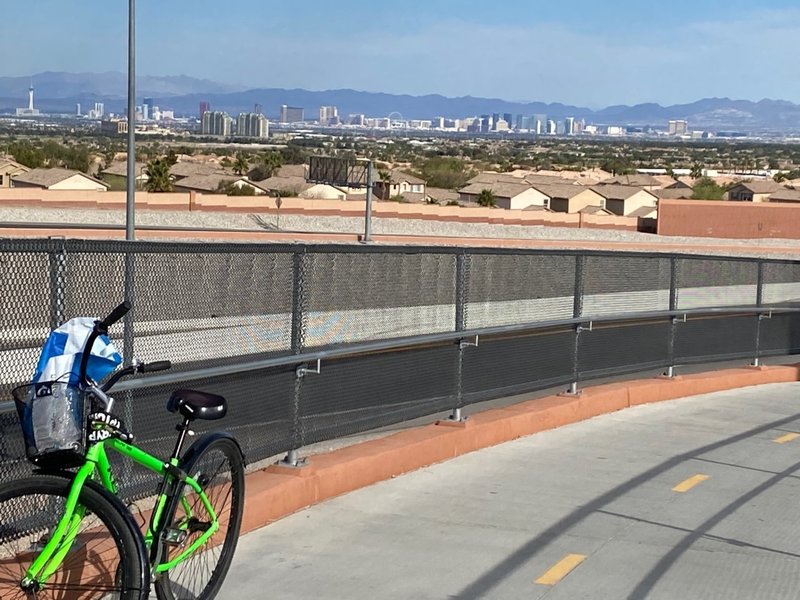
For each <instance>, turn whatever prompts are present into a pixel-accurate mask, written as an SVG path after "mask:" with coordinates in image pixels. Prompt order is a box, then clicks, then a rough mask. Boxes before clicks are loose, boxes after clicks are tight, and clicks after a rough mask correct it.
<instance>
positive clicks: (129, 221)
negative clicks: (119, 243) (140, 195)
mask: <svg viewBox="0 0 800 600" xmlns="http://www.w3.org/2000/svg"><path fill="white" fill-rule="evenodd" d="M127 192H128V193H127V197H126V200H125V239H126V240H133V239H134V238H135V236H136V234H135V231H136V228H135V205H136V0H128V188H127Z"/></svg>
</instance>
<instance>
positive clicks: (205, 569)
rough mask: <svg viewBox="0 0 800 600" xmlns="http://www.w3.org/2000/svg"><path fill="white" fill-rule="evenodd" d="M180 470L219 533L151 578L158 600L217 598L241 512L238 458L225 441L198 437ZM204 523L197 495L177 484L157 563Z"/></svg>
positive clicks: (176, 552)
mask: <svg viewBox="0 0 800 600" xmlns="http://www.w3.org/2000/svg"><path fill="white" fill-rule="evenodd" d="M181 469H183V470H184V471H186V472H187V473H188V474H189V476H190V477H192V479H194V480H195V481H197V482H198V483H199V484H200V487H201V488H202V489H203V492H204V493H205V494H206V497H207V498H208V500H209V502H210V503H211V506H212V507H213V509H214V512H215V513H216V515H217V521H218V522H219V529H218V530H217V532H216V533H214V535H212V536H211V537H210V538H209V539H208V540H207V541H206V543H205V544H204V545H202V546H200V547H199V548H198V549H197V550H196V551H195V552H194V553H193V554H192V555H191V556H189V557H188V558H187V559H186V560H184V561H182V562H180V563H178V564H177V565H176V566H174V567H173V568H171V569H170V570H169V571H166V572H164V573H162V574H161V575H160V576H158V577H157V578H156V581H155V588H156V594H157V595H158V598H159V600H211V599H212V598H214V597H215V596H216V595H217V592H219V589H220V587H221V586H222V583H223V581H224V580H225V575H226V574H227V573H228V568H229V567H230V565H231V560H233V553H234V551H235V550H236V543H237V542H238V540H239V530H240V528H241V525H242V511H243V508H244V460H243V458H242V452H241V450H240V449H239V446H238V444H236V442H235V441H233V439H232V438H230V437H223V436H219V437H214V438H212V439H211V440H210V441H209V440H203V439H200V440H198V441H197V443H196V444H195V445H194V446H192V448H190V449H189V451H188V452H187V453H186V456H185V457H184V459H183V461H181ZM209 525H210V522H209V520H208V514H207V511H206V510H205V508H204V505H203V502H202V501H201V499H200V496H199V495H198V494H197V493H195V491H194V490H193V489H192V488H191V487H190V486H188V485H186V484H180V485H179V486H178V489H177V490H176V495H175V497H174V499H173V501H172V505H171V507H170V512H169V514H168V515H167V517H166V531H167V534H168V537H170V538H172V540H173V541H172V542H171V543H168V542H165V541H163V537H162V542H161V543H162V544H163V546H162V556H161V561H162V562H168V561H170V560H173V559H175V558H176V557H178V556H179V555H180V554H181V553H182V552H183V551H184V549H185V548H188V547H189V546H191V544H192V542H193V541H194V540H196V539H197V538H198V537H200V536H201V535H202V534H203V532H205V531H207V530H208V526H209Z"/></svg>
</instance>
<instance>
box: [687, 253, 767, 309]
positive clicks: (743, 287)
mask: <svg viewBox="0 0 800 600" xmlns="http://www.w3.org/2000/svg"><path fill="white" fill-rule="evenodd" d="M757 289H758V263H757V262H756V261H744V260H725V259H722V258H719V259H717V258H681V259H678V306H677V308H678V309H686V310H688V309H692V308H708V307H719V306H753V305H755V304H756V295H757Z"/></svg>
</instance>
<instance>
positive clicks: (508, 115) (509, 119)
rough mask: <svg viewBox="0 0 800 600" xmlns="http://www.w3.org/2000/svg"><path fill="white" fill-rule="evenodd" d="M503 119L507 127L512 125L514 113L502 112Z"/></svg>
mask: <svg viewBox="0 0 800 600" xmlns="http://www.w3.org/2000/svg"><path fill="white" fill-rule="evenodd" d="M503 121H505V122H506V123H507V124H508V127H509V129H510V128H511V127H513V126H514V115H512V114H511V113H503Z"/></svg>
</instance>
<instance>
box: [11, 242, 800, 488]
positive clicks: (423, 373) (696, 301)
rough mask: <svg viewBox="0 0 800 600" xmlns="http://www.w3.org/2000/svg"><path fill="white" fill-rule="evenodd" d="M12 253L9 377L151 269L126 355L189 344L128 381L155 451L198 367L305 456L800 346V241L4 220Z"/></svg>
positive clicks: (202, 378) (256, 424)
mask: <svg viewBox="0 0 800 600" xmlns="http://www.w3.org/2000/svg"><path fill="white" fill-rule="evenodd" d="M0 261H2V267H3V271H2V275H1V276H0V297H2V298H3V301H4V304H5V306H7V310H6V311H5V312H4V313H3V315H2V316H0V357H1V358H0V375H2V380H0V389H4V390H5V391H10V388H11V387H12V386H13V385H14V384H16V383H23V382H24V381H25V378H26V376H27V374H28V373H29V372H30V371H31V370H32V365H33V363H34V362H35V360H36V356H37V353H38V347H39V345H40V344H41V342H42V341H43V338H44V336H45V335H46V333H47V330H48V329H50V328H52V327H55V326H56V325H58V324H59V323H61V322H63V321H64V320H66V319H68V318H71V317H73V316H80V315H92V314H102V313H103V312H104V311H106V310H107V308H108V307H109V306H110V305H112V304H114V303H115V302H116V301H117V300H118V299H120V298H121V297H122V294H123V290H124V288H125V276H124V274H125V273H126V267H127V269H128V271H129V272H131V273H133V277H132V281H129V282H128V285H130V286H131V289H132V290H133V295H134V298H133V299H134V306H135V311H136V312H135V313H134V317H133V319H132V321H131V323H130V324H129V325H128V326H126V327H125V328H124V330H123V331H122V333H121V335H119V337H120V338H121V339H122V341H124V346H125V358H126V360H129V359H130V358H131V357H132V355H134V354H136V355H141V354H144V356H141V357H142V358H145V359H146V360H157V359H167V358H169V359H173V360H174V362H175V363H176V368H175V370H174V372H172V373H168V374H163V375H157V376H149V377H146V378H142V379H135V380H131V381H128V382H125V383H122V384H120V385H118V386H117V387H116V388H115V389H116V390H117V391H118V399H119V400H120V406H121V407H123V410H124V411H125V413H124V418H125V419H126V420H127V421H128V425H129V427H130V428H131V429H132V430H133V431H134V432H136V433H137V434H138V437H139V440H140V442H141V443H142V444H143V445H144V446H145V447H146V448H147V449H149V450H150V451H152V452H159V451H160V450H161V449H162V447H164V448H166V446H167V445H168V444H169V441H168V440H169V439H170V437H171V426H170V424H169V421H168V419H165V417H166V414H165V413H164V412H163V409H162V408H159V404H161V403H163V402H164V401H165V400H166V397H167V396H168V395H169V393H170V390H171V389H172V388H173V387H176V386H177V385H183V384H191V385H192V386H194V387H198V388H202V389H208V390H209V391H215V392H217V393H221V394H223V395H225V396H227V397H228V399H229V401H230V403H231V411H230V413H229V417H228V418H227V419H226V427H228V428H230V429H232V430H233V432H234V433H235V434H236V435H237V437H239V438H240V440H241V441H242V443H243V445H244V447H245V451H246V453H247V454H248V457H249V458H250V459H251V460H258V459H262V458H266V457H269V456H274V455H276V454H281V453H287V460H288V462H290V463H297V461H298V460H299V453H300V452H301V451H302V448H303V447H304V446H307V445H309V444H312V443H315V442H319V441H324V440H327V439H331V438H335V437H340V436H344V435H350V434H353V433H358V432H362V431H367V430H369V429H373V428H376V427H381V426H385V425H390V424H394V423H398V422H400V421H403V420H407V419H411V418H416V417H420V416H425V415H430V414H435V413H440V412H449V413H451V418H453V419H460V418H462V416H463V410H464V409H465V408H466V407H467V406H469V405H470V404H473V403H476V402H481V401H484V400H489V399H492V398H498V397H502V396H508V395H514V394H519V393H525V392H531V391H535V390H541V389H547V388H551V387H558V386H563V389H568V390H569V391H571V392H573V393H577V392H578V391H579V389H580V386H581V384H582V383H583V382H584V381H588V380H590V379H593V378H598V377H605V376H609V375H617V374H626V373H634V372H646V371H648V370H656V369H657V370H660V371H662V370H663V372H664V373H666V374H667V375H672V374H673V373H674V370H675V368H676V367H678V366H680V365H683V364H690V363H698V362H708V361H717V360H727V359H733V360H742V361H747V362H748V363H750V364H759V363H760V361H761V360H762V359H763V358H764V357H766V356H776V355H787V354H794V353H797V352H800V314H798V313H799V312H800V308H798V306H800V263H798V262H794V261H775V260H766V259H744V258H723V257H717V256H715V257H708V256H688V255H672V254H642V253H611V252H578V251H528V250H494V249H483V248H482V249H477V248H476V249H464V248H418V247H363V246H339V245H319V246H309V245H300V246H280V245H238V244H163V243H122V242H96V241H80V240H36V241H32V240H0ZM99 275H100V276H99ZM42 288H44V289H45V290H49V291H48V293H45V294H42V293H41V290H42ZM6 397H8V396H6ZM12 411H13V405H11V404H10V403H0V479H5V478H8V477H12V476H15V475H17V474H19V473H20V471H21V470H22V469H25V468H26V467H25V464H24V461H22V460H21V456H22V455H21V449H20V446H19V443H18V442H19V440H18V437H19V434H18V431H17V429H18V427H17V425H16V422H15V420H16V417H15V415H14V414H13V412H12ZM142 483H143V482H142V481H138V482H137V480H136V479H135V478H134V479H133V480H132V481H131V482H130V485H131V486H132V487H131V490H129V491H130V494H132V495H136V494H139V493H140V490H141V489H143V488H142V486H141V485H140V484H142ZM144 487H146V486H144Z"/></svg>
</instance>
